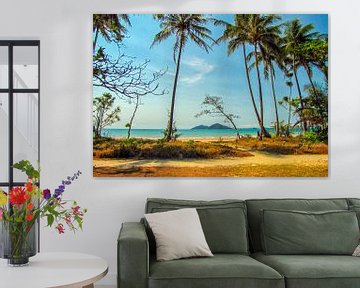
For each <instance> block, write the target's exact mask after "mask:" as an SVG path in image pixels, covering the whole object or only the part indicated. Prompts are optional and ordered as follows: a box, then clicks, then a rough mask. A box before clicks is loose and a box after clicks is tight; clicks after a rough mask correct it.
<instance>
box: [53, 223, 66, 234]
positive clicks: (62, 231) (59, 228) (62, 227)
mask: <svg viewBox="0 0 360 288" xmlns="http://www.w3.org/2000/svg"><path fill="white" fill-rule="evenodd" d="M55 228H56V229H57V230H58V232H59V234H63V233H65V229H64V226H63V224H61V223H59V224H58V225H57V226H56V227H55Z"/></svg>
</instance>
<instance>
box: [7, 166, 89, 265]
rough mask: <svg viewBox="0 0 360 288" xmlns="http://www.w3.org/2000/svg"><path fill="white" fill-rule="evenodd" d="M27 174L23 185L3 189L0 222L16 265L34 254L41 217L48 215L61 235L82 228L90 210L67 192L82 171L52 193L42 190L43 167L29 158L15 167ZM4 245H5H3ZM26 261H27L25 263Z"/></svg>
mask: <svg viewBox="0 0 360 288" xmlns="http://www.w3.org/2000/svg"><path fill="white" fill-rule="evenodd" d="M13 167H14V168H16V169H19V170H21V171H22V172H24V173H26V175H27V177H28V179H27V181H26V183H25V185H24V186H23V187H12V188H11V190H10V191H9V193H8V194H6V193H5V192H4V191H3V190H1V188H0V223H1V224H2V225H1V226H2V239H1V241H2V246H3V250H4V251H3V253H2V254H3V255H0V256H2V257H3V258H7V259H10V263H11V260H12V261H13V263H12V264H15V265H16V264H25V263H27V262H28V257H29V256H33V255H35V254H36V251H35V253H33V254H31V252H30V251H29V248H30V246H31V244H30V243H29V240H30V239H29V238H31V237H30V234H31V233H30V232H31V231H32V230H34V229H33V227H34V224H35V223H36V222H37V220H38V219H39V218H45V219H46V222H47V226H49V227H55V229H56V230H57V231H58V233H59V234H62V233H64V232H65V229H66V228H65V227H68V229H69V230H70V231H74V232H75V231H76V230H78V229H82V224H83V217H84V214H85V213H86V209H82V208H81V207H80V206H79V205H78V204H77V203H76V201H71V202H69V201H66V200H64V199H63V193H64V192H65V189H66V187H67V186H69V185H70V184H71V183H72V182H73V181H75V180H76V179H78V177H79V176H80V175H81V172H80V171H78V172H76V173H74V175H73V176H69V177H67V178H66V180H63V181H62V182H61V184H60V185H59V186H58V187H57V188H56V189H54V191H53V192H52V191H51V190H50V189H44V190H42V189H40V187H39V186H38V184H37V183H39V180H40V169H35V168H34V167H33V166H32V165H31V163H30V162H29V161H26V160H23V161H20V162H18V163H16V164H14V166H13ZM0 246H1V245H0ZM23 262H25V263H23Z"/></svg>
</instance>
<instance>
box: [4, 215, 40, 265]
mask: <svg viewBox="0 0 360 288" xmlns="http://www.w3.org/2000/svg"><path fill="white" fill-rule="evenodd" d="M36 226H37V224H36V222H35V224H33V225H32V226H29V223H28V222H24V221H20V222H7V221H2V222H1V243H0V257H1V258H4V259H8V265H9V266H25V265H28V263H29V257H31V256H34V255H36V252H37V247H36V246H37V245H36V242H37V241H36V238H37V237H36V230H37V229H36V228H37V227H36Z"/></svg>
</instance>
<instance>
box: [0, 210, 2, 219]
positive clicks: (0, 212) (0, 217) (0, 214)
mask: <svg viewBox="0 0 360 288" xmlns="http://www.w3.org/2000/svg"><path fill="white" fill-rule="evenodd" d="M2 218H3V211H2V209H1V208H0V220H2Z"/></svg>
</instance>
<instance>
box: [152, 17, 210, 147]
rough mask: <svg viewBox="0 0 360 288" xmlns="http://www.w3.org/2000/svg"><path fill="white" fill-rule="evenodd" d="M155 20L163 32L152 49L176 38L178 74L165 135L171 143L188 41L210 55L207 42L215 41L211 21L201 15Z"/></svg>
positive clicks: (174, 49)
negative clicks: (182, 61) (209, 22)
mask: <svg viewBox="0 0 360 288" xmlns="http://www.w3.org/2000/svg"><path fill="white" fill-rule="evenodd" d="M154 18H155V19H157V20H158V21H160V28H161V30H160V32H159V33H157V34H156V35H155V38H154V41H153V43H152V44H151V47H152V46H154V45H155V44H157V43H160V42H162V41H164V40H166V39H168V38H169V37H170V36H175V43H174V48H173V53H174V55H173V57H174V62H175V63H176V72H175V79H174V85H173V91H172V97H171V107H170V115H169V122H168V127H167V130H166V131H167V132H166V135H165V140H166V141H170V140H171V135H172V130H173V124H174V108H175V98H176V88H177V84H178V78H179V70H180V62H181V56H182V52H183V50H184V48H185V45H186V43H187V42H188V41H192V42H194V43H195V44H196V45H197V46H199V47H200V48H202V49H204V50H205V51H206V52H207V53H208V52H209V50H211V46H210V45H209V44H208V43H207V41H209V40H210V41H213V42H215V41H214V39H213V38H212V37H211V31H210V29H208V28H207V27H205V25H206V23H207V22H208V20H209V19H207V18H206V17H204V16H203V15H201V14H156V15H155V16H154ZM176 53H177V58H176Z"/></svg>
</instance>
